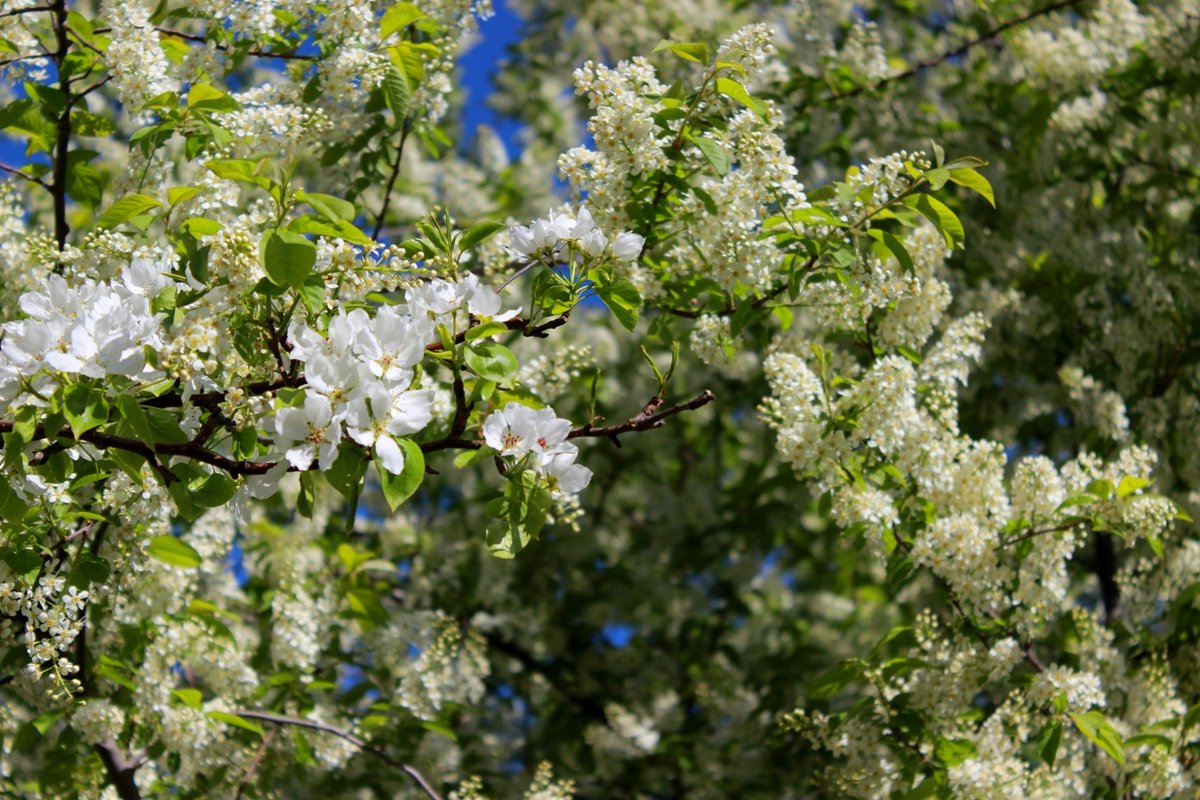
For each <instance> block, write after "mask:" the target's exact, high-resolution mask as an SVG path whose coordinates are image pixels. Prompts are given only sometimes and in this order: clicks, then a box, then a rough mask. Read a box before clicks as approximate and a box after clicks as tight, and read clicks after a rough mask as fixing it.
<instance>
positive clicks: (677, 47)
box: [650, 39, 712, 64]
mask: <svg viewBox="0 0 1200 800" xmlns="http://www.w3.org/2000/svg"><path fill="white" fill-rule="evenodd" d="M663 50H670V51H671V52H672V53H673V54H674V55H676V56H678V57H679V58H682V59H683V60H685V61H694V62H695V63H697V64H707V63H708V62H709V61H711V60H712V57H711V56H710V55H709V54H708V45H706V44H704V43H703V42H672V41H670V40H669V39H663V40H662V41H661V42H659V43H658V45H657V46H656V47H655V48H654V49H653V50H651V51H650V52H652V53H661V52H662V51H663Z"/></svg>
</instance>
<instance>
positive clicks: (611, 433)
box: [567, 389, 717, 446]
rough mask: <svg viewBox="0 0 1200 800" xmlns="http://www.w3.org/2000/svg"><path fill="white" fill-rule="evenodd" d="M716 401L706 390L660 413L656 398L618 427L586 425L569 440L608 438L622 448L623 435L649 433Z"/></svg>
mask: <svg viewBox="0 0 1200 800" xmlns="http://www.w3.org/2000/svg"><path fill="white" fill-rule="evenodd" d="M716 399H717V396H716V395H714V394H713V393H712V391H711V390H710V389H705V390H704V391H703V392H701V393H700V394H698V395H696V396H695V397H693V398H692V399H691V400H689V401H687V402H686V403H679V404H677V405H673V406H669V407H667V408H664V409H662V410H661V411H659V410H658V408H659V406H661V404H662V402H661V401H659V400H657V398H656V399H655V400H651V401H650V402H649V403H647V404H646V405H645V406H643V407H642V410H641V411H639V412H638V413H637V414H634V415H633V416H632V417H630V418H629V419H627V420H626V421H625V422H622V423H619V424H617V425H609V426H607V427H604V428H593V427H592V425H591V423H588V424H587V425H584V426H583V427H581V428H576V429H575V430H573V431H571V432H570V433H568V434H567V438H568V439H582V438H607V439H612V441H613V442H614V443H615V444H617V445H618V446H620V442H619V441H617V436H619V435H620V434H622V433H632V432H634V431H648V430H651V429H653V428H661V427H662V426H663V423H664V421H665V420H666V419H667V418H668V417H673V416H675V415H676V414H682V413H683V412H684V411H695V410H696V409H697V408H701V407H703V406H706V405H708V404H709V403H711V402H712V401H713V400H716Z"/></svg>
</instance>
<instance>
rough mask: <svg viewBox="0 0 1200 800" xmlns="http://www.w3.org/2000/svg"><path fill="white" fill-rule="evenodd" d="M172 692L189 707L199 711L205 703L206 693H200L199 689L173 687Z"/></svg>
mask: <svg viewBox="0 0 1200 800" xmlns="http://www.w3.org/2000/svg"><path fill="white" fill-rule="evenodd" d="M171 694H173V695H174V696H175V697H176V698H177V699H178V700H179V701H180V702H181V703H183V704H184V705H185V706H187V707H188V708H194V709H196V710H197V711H199V710H200V708H201V706H203V705H204V695H203V694H201V693H200V690H199V689H172V690H171Z"/></svg>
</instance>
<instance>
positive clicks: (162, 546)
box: [150, 535, 203, 569]
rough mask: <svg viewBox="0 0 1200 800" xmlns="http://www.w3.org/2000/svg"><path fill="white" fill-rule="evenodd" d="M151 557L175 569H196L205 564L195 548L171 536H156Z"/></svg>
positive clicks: (151, 546) (151, 544) (152, 544)
mask: <svg viewBox="0 0 1200 800" xmlns="http://www.w3.org/2000/svg"><path fill="white" fill-rule="evenodd" d="M150 555H152V556H154V557H155V558H156V559H158V560H159V561H161V562H163V563H164V564H170V565H171V566H174V567H186V568H189V569H194V568H195V567H198V566H200V564H201V563H203V561H202V559H201V558H200V554H199V553H197V552H196V550H195V548H193V547H192V546H191V545H190V544H188V543H187V542H185V541H183V540H181V539H177V538H176V537H174V536H171V535H166V536H155V537H154V538H153V539H151V540H150Z"/></svg>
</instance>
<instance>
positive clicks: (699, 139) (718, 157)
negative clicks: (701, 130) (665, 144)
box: [688, 135, 729, 176]
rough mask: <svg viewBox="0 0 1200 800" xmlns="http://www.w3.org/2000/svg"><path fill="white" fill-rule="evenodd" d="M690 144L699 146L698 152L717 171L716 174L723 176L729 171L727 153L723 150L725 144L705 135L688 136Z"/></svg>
mask: <svg viewBox="0 0 1200 800" xmlns="http://www.w3.org/2000/svg"><path fill="white" fill-rule="evenodd" d="M688 138H690V139H691V140H692V144H694V145H696V147H698V148H700V152H701V153H703V154H704V157H705V158H706V159H707V160H708V163H709V164H711V165H712V168H713V169H714V170H716V171H717V174H718V175H721V176H724V175H725V174H727V173H728V172H729V154H728V153H727V152H725V146H724V145H723V144H721V143H720V142H718V141H717V140H715V139H709V138H708V137H706V136H698V135H697V136H690V137H688Z"/></svg>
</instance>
